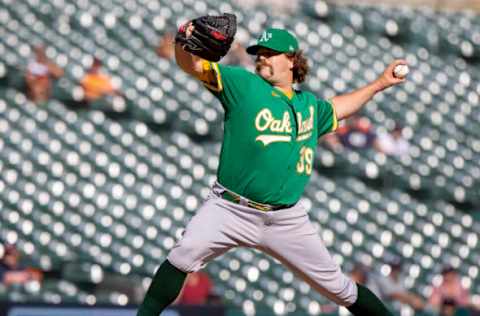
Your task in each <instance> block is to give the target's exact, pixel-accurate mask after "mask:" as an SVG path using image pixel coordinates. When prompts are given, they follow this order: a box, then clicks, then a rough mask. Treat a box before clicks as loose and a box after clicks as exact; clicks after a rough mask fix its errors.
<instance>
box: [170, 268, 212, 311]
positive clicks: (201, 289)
mask: <svg viewBox="0 0 480 316" xmlns="http://www.w3.org/2000/svg"><path fill="white" fill-rule="evenodd" d="M212 290H213V284H212V281H211V280H210V277H209V276H208V274H206V273H205V272H202V271H199V272H195V273H190V274H189V275H188V277H187V279H186V281H185V284H184V286H183V289H182V292H181V293H180V295H179V298H178V301H177V302H178V304H182V305H205V304H207V303H208V301H209V298H210V295H211V294H212Z"/></svg>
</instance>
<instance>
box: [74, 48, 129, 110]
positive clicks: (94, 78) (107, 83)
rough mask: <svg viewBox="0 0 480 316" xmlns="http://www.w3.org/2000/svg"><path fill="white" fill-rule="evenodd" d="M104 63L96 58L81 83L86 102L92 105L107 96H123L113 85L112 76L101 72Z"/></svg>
mask: <svg viewBox="0 0 480 316" xmlns="http://www.w3.org/2000/svg"><path fill="white" fill-rule="evenodd" d="M101 68H102V61H101V60H100V59H98V58H94V60H93V63H92V66H91V67H90V69H89V70H88V72H87V73H86V74H85V76H84V77H83V79H82V81H81V85H82V88H83V92H84V101H85V102H86V103H91V102H94V101H97V100H99V99H101V98H103V97H105V96H112V95H121V92H120V91H119V90H118V89H116V88H115V87H114V85H113V83H112V80H111V78H110V76H108V75H106V74H104V73H103V72H102V71H101Z"/></svg>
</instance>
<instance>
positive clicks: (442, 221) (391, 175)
mask: <svg viewBox="0 0 480 316" xmlns="http://www.w3.org/2000/svg"><path fill="white" fill-rule="evenodd" d="M400 4H401V6H400ZM222 12H233V13H235V14H236V15H237V18H238V22H239V29H238V33H237V37H236V42H235V44H234V45H233V47H232V50H231V51H230V53H229V55H228V56H226V58H225V59H224V60H223V61H222V62H223V63H227V64H234V65H242V66H244V67H247V68H248V69H251V70H253V67H252V65H253V63H252V59H251V57H250V56H248V55H246V54H245V51H244V49H245V47H246V46H247V45H249V44H250V43H252V42H253V41H254V40H255V38H256V37H257V36H258V35H259V34H260V32H261V31H262V30H263V29H264V28H265V27H267V26H274V27H285V28H288V29H289V30H291V31H292V32H294V33H295V34H296V35H297V37H298V38H299V40H300V43H301V48H302V49H303V50H304V51H305V52H306V55H307V56H308V57H309V62H310V67H311V72H310V75H309V77H308V79H307V81H306V83H304V84H303V86H301V87H300V88H302V89H307V90H310V91H312V92H314V93H316V94H317V95H318V97H319V98H330V97H332V96H334V95H336V94H341V93H344V92H347V91H350V90H352V89H355V88H357V87H359V86H361V85H364V84H366V83H368V82H369V81H371V80H373V79H375V78H376V76H377V75H379V74H380V73H381V72H382V71H383V69H384V67H385V66H386V65H387V64H389V63H390V62H391V61H392V60H393V59H396V58H404V59H406V60H407V61H408V63H409V65H410V69H411V72H410V74H409V75H408V80H407V82H406V83H405V84H403V85H402V86H401V87H396V88H394V89H390V90H388V91H386V92H384V93H382V94H381V95H378V96H377V97H375V98H374V100H372V101H371V102H369V103H368V105H367V106H366V107H365V108H364V109H363V110H362V112H361V113H360V115H359V116H357V117H354V118H352V119H349V120H347V121H345V122H343V123H342V125H341V127H340V128H339V130H338V132H337V133H336V134H331V135H328V136H326V137H325V138H324V139H323V140H322V144H321V146H319V148H318V149H317V153H316V170H315V172H314V173H313V174H312V179H311V182H310V184H309V186H308V187H307V191H306V193H305V195H304V198H303V199H302V202H303V203H304V204H305V205H306V207H307V208H308V209H309V211H310V216H311V219H312V220H313V222H314V223H315V225H317V226H318V228H319V232H320V234H321V236H322V238H323V239H324V241H325V243H326V245H327V246H328V248H329V250H330V251H331V253H332V255H333V256H334V258H335V260H336V261H337V262H338V263H339V264H341V266H342V268H343V270H344V271H345V272H347V273H351V275H352V277H354V278H355V280H357V281H358V282H364V283H366V284H368V285H369V286H370V287H371V288H372V289H374V290H375V291H376V293H377V294H378V295H380V296H381V297H382V298H383V299H384V300H386V301H387V302H388V304H389V305H390V306H391V307H392V308H393V309H395V311H396V313H397V314H398V315H405V316H407V315H415V314H416V315H476V314H478V309H479V306H480V276H479V262H480V252H479V250H480V246H479V237H480V236H479V234H480V222H479V220H480V163H479V161H480V160H479V157H480V138H479V131H480V123H479V121H480V104H479V97H480V81H479V78H480V66H479V65H480V1H478V0H469V1H467V0H463V1H461V0H437V1H428V0H409V1H406V0H404V1H403V2H402V3H399V2H398V1H387V0H383V1H359V0H356V1H346V0H343V1H320V0H304V1H300V0H288V1H283V0H275V1H274V0H262V1H259V0H257V1H254V0H242V1H240V0H227V1H218V0H183V1H167V0H78V1H77V0H75V1H74V0H0V135H1V137H0V258H2V259H1V260H0V261H1V264H0V281H1V284H0V315H2V316H4V315H5V316H6V315H9V316H11V315H20V316H22V315H38V316H40V315H48V316H53V315H102V316H103V315H128V316H132V315H135V308H136V305H137V304H139V303H140V302H141V300H142V298H143V295H144V292H145V290H146V288H147V287H148V285H149V282H150V278H151V276H152V275H153V273H154V272H155V270H156V268H157V267H158V265H159V264H160V263H161V262H162V261H163V260H164V259H165V257H166V255H167V254H168V251H169V250H170V249H171V248H172V246H173V245H174V244H175V242H176V240H177V239H178V238H179V237H180V236H181V234H182V231H183V227H184V226H185V224H186V223H187V222H188V221H189V219H190V218H191V216H192V215H193V214H194V213H195V211H196V209H197V207H198V206H199V205H200V203H202V200H203V199H204V198H205V197H206V195H207V194H208V191H209V187H210V185H211V184H212V183H213V181H214V180H215V173H216V167H217V164H218V154H219V151H220V144H221V143H220V142H221V138H222V120H223V112H222V110H221V106H220V104H219V103H218V102H217V100H216V99H214V97H213V96H212V95H211V94H210V93H209V92H208V91H207V90H206V89H204V88H203V87H202V85H201V84H200V83H199V82H198V81H196V80H194V79H192V78H190V77H188V76H187V75H185V74H184V73H183V72H181V71H180V69H179V68H178V67H177V66H176V64H175V61H174V56H173V46H172V41H173V37H174V34H175V32H176V29H177V27H178V26H179V25H180V24H181V23H182V22H185V21H186V20H188V19H191V18H193V17H196V16H200V15H204V14H219V13H222ZM65 306H68V307H69V310H68V313H67V312H66V310H65V309H62V307H65ZM287 314H288V315H296V316H300V315H339V314H340V315H348V312H346V310H343V309H340V310H339V309H338V308H337V307H336V306H335V305H332V304H331V303H330V302H328V301H327V300H326V299H325V298H323V297H321V296H320V295H318V294H317V293H315V292H314V291H313V290H311V289H310V287H309V286H308V285H307V284H306V283H304V282H302V281H300V280H299V279H297V278H296V277H295V276H294V275H293V274H292V273H291V272H289V271H288V270H286V269H285V268H284V267H283V266H281V265H280V264H279V263H278V262H276V261H275V260H272V259H271V258H269V257H267V256H265V255H263V254H261V253H259V252H257V251H255V250H249V249H238V250H235V251H232V252H229V253H227V254H225V255H224V256H222V257H221V258H219V259H217V260H215V261H213V262H211V263H210V264H209V265H208V266H207V267H206V269H205V270H203V271H201V272H200V273H198V274H194V275H192V276H191V277H189V279H188V282H187V285H186V287H185V289H184V291H183V293H182V294H181V296H180V298H179V299H178V300H177V303H176V305H175V306H173V307H172V308H171V309H169V310H168V311H166V312H165V313H164V315H189V316H199V315H232V316H236V315H238V316H240V315H248V316H250V315H252V316H253V315H262V316H273V315H287Z"/></svg>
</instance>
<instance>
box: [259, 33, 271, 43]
mask: <svg viewBox="0 0 480 316" xmlns="http://www.w3.org/2000/svg"><path fill="white" fill-rule="evenodd" d="M271 38H272V33H267V31H264V32H263V33H262V36H260V39H259V40H258V41H259V42H268V40H269V39H271Z"/></svg>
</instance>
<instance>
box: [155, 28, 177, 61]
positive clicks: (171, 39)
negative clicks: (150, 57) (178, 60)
mask: <svg viewBox="0 0 480 316" xmlns="http://www.w3.org/2000/svg"><path fill="white" fill-rule="evenodd" d="M174 43H175V36H174V35H173V34H172V33H170V32H167V33H165V35H163V36H162V38H161V39H160V43H159V44H158V46H157V49H156V50H155V51H156V53H157V55H158V56H159V57H162V58H165V59H169V60H173V57H175V46H174Z"/></svg>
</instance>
